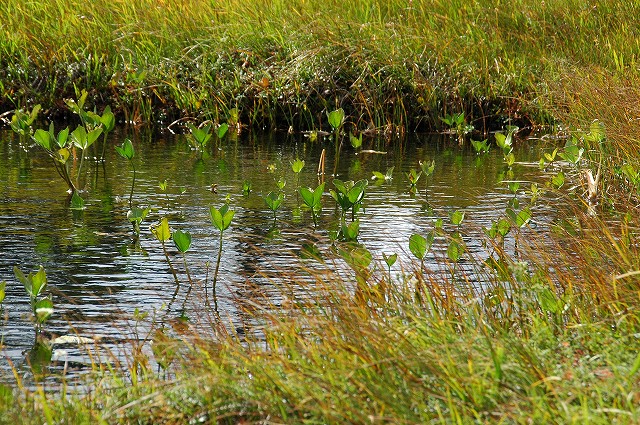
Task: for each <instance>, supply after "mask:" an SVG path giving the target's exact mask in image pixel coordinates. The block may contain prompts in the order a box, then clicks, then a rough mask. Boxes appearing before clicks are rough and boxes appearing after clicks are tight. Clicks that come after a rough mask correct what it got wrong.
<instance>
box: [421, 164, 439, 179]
mask: <svg viewBox="0 0 640 425" xmlns="http://www.w3.org/2000/svg"><path fill="white" fill-rule="evenodd" d="M419 164H420V168H421V169H422V172H423V173H424V175H425V176H427V177H428V176H430V175H431V174H433V170H435V168H436V161H435V160H432V161H431V162H430V163H429V162H426V161H424V162H422V161H421V162H419Z"/></svg>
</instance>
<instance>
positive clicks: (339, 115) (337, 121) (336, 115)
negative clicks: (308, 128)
mask: <svg viewBox="0 0 640 425" xmlns="http://www.w3.org/2000/svg"><path fill="white" fill-rule="evenodd" d="M344 118H345V115H344V109H342V108H339V109H336V110H333V111H331V112H327V120H328V121H329V125H330V126H331V129H332V130H333V132H334V133H335V134H336V136H337V135H338V133H340V130H341V129H342V125H343V124H344Z"/></svg>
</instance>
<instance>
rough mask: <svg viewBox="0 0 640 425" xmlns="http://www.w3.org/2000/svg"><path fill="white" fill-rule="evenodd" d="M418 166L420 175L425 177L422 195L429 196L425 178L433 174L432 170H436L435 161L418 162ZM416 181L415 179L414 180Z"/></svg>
mask: <svg viewBox="0 0 640 425" xmlns="http://www.w3.org/2000/svg"><path fill="white" fill-rule="evenodd" d="M419 165H420V169H421V170H422V175H423V176H424V177H425V179H424V180H425V188H424V194H425V196H428V195H429V192H428V188H429V186H428V183H426V182H427V177H429V176H430V175H432V174H433V172H434V170H435V169H436V161H435V160H431V162H427V161H420V162H419ZM416 181H417V179H416ZM414 187H415V184H414Z"/></svg>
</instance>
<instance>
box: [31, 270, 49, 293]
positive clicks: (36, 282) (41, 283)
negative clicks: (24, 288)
mask: <svg viewBox="0 0 640 425" xmlns="http://www.w3.org/2000/svg"><path fill="white" fill-rule="evenodd" d="M29 278H30V280H31V285H32V287H31V288H32V293H33V296H34V297H37V296H39V295H40V293H41V292H42V291H43V290H44V288H45V287H46V286H47V274H46V273H45V271H44V267H42V266H40V268H39V269H38V272H37V273H36V274H34V275H33V276H31V275H29Z"/></svg>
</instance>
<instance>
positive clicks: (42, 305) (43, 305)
mask: <svg viewBox="0 0 640 425" xmlns="http://www.w3.org/2000/svg"><path fill="white" fill-rule="evenodd" d="M33 311H34V313H35V314H36V321H37V322H38V323H44V322H46V321H47V319H48V318H49V317H51V315H52V314H53V302H52V301H51V300H50V299H49V298H43V299H41V300H39V301H38V302H36V303H35V305H34V308H33Z"/></svg>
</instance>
